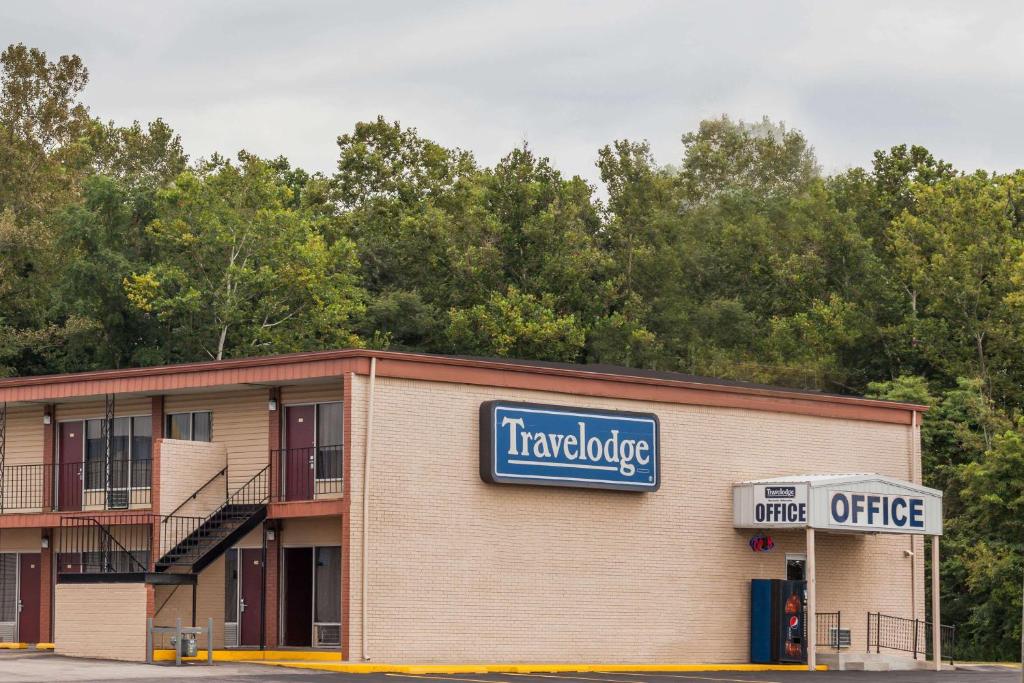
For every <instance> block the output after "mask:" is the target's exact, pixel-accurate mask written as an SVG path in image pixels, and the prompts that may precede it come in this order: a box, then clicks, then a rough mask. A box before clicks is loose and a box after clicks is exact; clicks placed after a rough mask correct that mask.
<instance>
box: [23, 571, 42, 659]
mask: <svg viewBox="0 0 1024 683" xmlns="http://www.w3.org/2000/svg"><path fill="white" fill-rule="evenodd" d="M40 560H41V557H40V555H39V553H24V554H22V555H19V556H18V572H19V576H18V584H19V588H20V594H19V595H18V607H19V608H20V612H19V614H18V641H19V642H22V643H38V642H39V589H40V588H41V586H40V580H41V578H42V573H41V570H40V569H39V565H40Z"/></svg>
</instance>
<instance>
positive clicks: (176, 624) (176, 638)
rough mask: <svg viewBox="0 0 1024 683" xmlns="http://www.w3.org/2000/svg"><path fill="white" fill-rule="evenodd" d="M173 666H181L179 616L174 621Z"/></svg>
mask: <svg viewBox="0 0 1024 683" xmlns="http://www.w3.org/2000/svg"><path fill="white" fill-rule="evenodd" d="M174 666H181V617H178V619H177V621H175V622H174Z"/></svg>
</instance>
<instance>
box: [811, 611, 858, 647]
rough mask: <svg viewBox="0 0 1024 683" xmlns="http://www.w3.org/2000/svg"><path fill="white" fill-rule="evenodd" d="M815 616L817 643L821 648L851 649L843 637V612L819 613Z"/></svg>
mask: <svg viewBox="0 0 1024 683" xmlns="http://www.w3.org/2000/svg"><path fill="white" fill-rule="evenodd" d="M814 616H815V631H814V633H815V643H817V645H818V646H819V647H832V648H840V647H849V645H850V643H849V642H848V641H847V640H845V639H844V638H843V637H842V628H843V614H842V612H818V613H817V614H816V615H814Z"/></svg>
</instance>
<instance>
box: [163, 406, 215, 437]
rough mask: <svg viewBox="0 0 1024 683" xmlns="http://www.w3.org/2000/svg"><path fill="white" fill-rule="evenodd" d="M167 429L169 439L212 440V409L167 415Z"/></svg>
mask: <svg viewBox="0 0 1024 683" xmlns="http://www.w3.org/2000/svg"><path fill="white" fill-rule="evenodd" d="M165 431H166V436H167V438H168V439H180V440H182V441H206V442H209V441H212V440H213V413H211V412H210V411H200V412H194V413H172V414H171V415H168V416H167V429H166V430H165Z"/></svg>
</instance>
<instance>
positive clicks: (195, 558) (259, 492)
mask: <svg viewBox="0 0 1024 683" xmlns="http://www.w3.org/2000/svg"><path fill="white" fill-rule="evenodd" d="M268 481H269V467H268V468H264V469H263V470H261V471H260V472H259V473H257V474H256V476H254V477H253V478H252V479H250V480H249V481H248V482H247V483H246V484H245V485H244V486H242V487H241V488H240V489H238V490H237V491H236V492H235V493H233V494H232V495H231V496H229V497H228V499H227V500H226V501H225V503H224V504H223V505H221V506H220V507H219V508H217V509H216V510H214V511H213V512H212V513H210V514H209V515H208V516H206V517H178V516H174V515H169V516H167V517H164V518H163V520H162V522H161V530H160V539H161V546H162V547H164V548H167V550H166V552H164V553H163V555H162V556H161V557H160V559H158V560H157V561H156V571H158V572H167V573H188V574H198V573H199V572H201V571H203V569H205V568H206V567H208V566H209V565H210V564H211V563H213V562H214V561H215V560H216V559H217V558H218V557H220V556H221V555H223V554H224V553H225V552H226V551H227V550H228V549H229V548H231V547H232V546H233V545H235V543H237V542H238V541H239V540H240V539H241V538H242V537H243V536H245V535H246V534H247V533H249V532H250V531H252V530H253V529H255V528H256V527H257V526H259V525H260V524H261V523H262V522H263V520H265V519H266V518H267V503H268V502H269V486H268Z"/></svg>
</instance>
